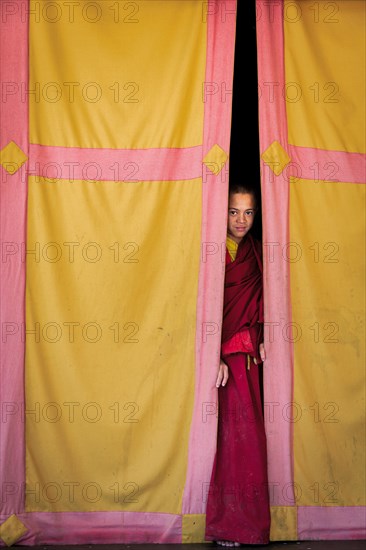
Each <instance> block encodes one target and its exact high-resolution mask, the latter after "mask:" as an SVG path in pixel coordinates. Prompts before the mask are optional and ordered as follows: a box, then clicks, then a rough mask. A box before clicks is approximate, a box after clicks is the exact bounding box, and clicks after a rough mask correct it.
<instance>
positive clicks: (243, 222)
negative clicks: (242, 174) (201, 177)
mask: <svg viewBox="0 0 366 550" xmlns="http://www.w3.org/2000/svg"><path fill="white" fill-rule="evenodd" d="M255 212H256V209H255V201H254V197H253V195H251V194H250V193H230V196H229V214H228V221H227V234H228V236H229V237H231V238H232V239H233V241H235V242H236V243H238V244H239V243H240V241H241V240H242V238H243V237H245V235H246V234H247V233H248V231H250V229H251V227H252V225H253V222H254V216H255Z"/></svg>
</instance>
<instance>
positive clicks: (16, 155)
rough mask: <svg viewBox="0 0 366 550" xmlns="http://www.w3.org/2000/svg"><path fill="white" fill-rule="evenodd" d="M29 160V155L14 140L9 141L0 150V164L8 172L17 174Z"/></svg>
mask: <svg viewBox="0 0 366 550" xmlns="http://www.w3.org/2000/svg"><path fill="white" fill-rule="evenodd" d="M27 160H28V157H27V155H26V154H25V153H23V151H22V150H21V149H20V147H18V145H17V144H16V143H15V142H14V141H9V143H8V144H7V145H5V147H4V148H3V149H1V151H0V164H1V166H2V167H3V168H4V170H6V171H7V172H8V174H15V172H17V171H18V170H19V168H20V167H21V166H23V164H24V163H25V162H26V161H27Z"/></svg>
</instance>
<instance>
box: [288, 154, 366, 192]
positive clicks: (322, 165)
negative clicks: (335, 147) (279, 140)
mask: <svg viewBox="0 0 366 550" xmlns="http://www.w3.org/2000/svg"><path fill="white" fill-rule="evenodd" d="M288 154H289V156H290V157H291V163H290V164H289V165H288V167H287V168H285V171H286V172H287V175H288V176H294V177H296V178H304V179H310V180H315V181H318V180H319V181H323V180H324V181H333V182H334V183H336V182H346V183H366V155H363V154H361V153H345V152H342V151H325V150H323V149H313V148H308V147H297V146H295V145H289V146H288Z"/></svg>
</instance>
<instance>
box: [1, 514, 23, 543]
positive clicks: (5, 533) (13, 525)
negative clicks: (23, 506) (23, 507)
mask: <svg viewBox="0 0 366 550" xmlns="http://www.w3.org/2000/svg"><path fill="white" fill-rule="evenodd" d="M27 531H28V529H27V527H26V526H25V525H24V523H22V522H21V521H20V519H18V518H17V516H16V515H15V514H13V515H11V516H9V517H8V519H7V520H5V521H4V523H2V524H1V525H0V538H1V539H2V540H3V541H4V542H5V544H6V546H11V545H12V544H14V542H16V541H17V540H19V539H20V537H22V536H23V535H25V533H26V532H27Z"/></svg>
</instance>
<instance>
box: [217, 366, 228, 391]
mask: <svg viewBox="0 0 366 550" xmlns="http://www.w3.org/2000/svg"><path fill="white" fill-rule="evenodd" d="M228 378H229V367H228V366H227V364H226V363H225V362H224V361H223V360H222V359H221V360H220V366H219V372H218V373H217V378H216V388H219V387H220V386H225V384H226V382H227V381H228Z"/></svg>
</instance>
